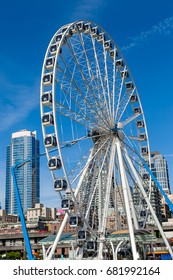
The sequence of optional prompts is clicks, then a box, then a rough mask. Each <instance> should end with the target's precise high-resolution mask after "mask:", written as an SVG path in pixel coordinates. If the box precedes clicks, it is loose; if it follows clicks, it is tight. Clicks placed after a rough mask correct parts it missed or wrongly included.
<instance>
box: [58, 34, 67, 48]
mask: <svg viewBox="0 0 173 280" xmlns="http://www.w3.org/2000/svg"><path fill="white" fill-rule="evenodd" d="M55 41H56V42H57V43H58V44H60V43H61V45H65V44H66V42H67V39H66V37H65V36H63V34H62V33H61V34H58V35H57V36H56V38H55Z"/></svg>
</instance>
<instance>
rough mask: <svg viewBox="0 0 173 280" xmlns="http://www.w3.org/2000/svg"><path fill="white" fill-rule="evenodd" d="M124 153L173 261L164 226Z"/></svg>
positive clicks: (172, 252)
mask: <svg viewBox="0 0 173 280" xmlns="http://www.w3.org/2000/svg"><path fill="white" fill-rule="evenodd" d="M124 152H125V156H126V159H127V161H128V163H129V166H130V168H131V170H132V172H133V174H134V176H135V179H136V181H137V183H138V186H139V188H140V191H141V193H142V194H143V196H144V198H145V201H146V203H147V205H148V208H149V209H150V212H151V215H152V216H153V219H154V221H155V223H156V225H157V227H158V229H159V231H160V233H161V235H162V238H163V240H164V242H165V245H166V247H167V249H168V251H169V254H170V255H171V258H172V259H173V251H172V249H171V246H170V245H169V242H168V240H167V238H166V236H165V233H164V231H163V229H162V226H161V225H160V223H159V220H158V218H157V216H156V214H155V212H154V210H153V207H152V205H151V204H150V201H149V199H148V196H147V194H146V192H145V190H144V188H143V185H142V183H141V180H140V178H139V176H138V174H137V172H136V170H135V168H134V166H133V163H132V161H131V159H130V157H129V156H128V154H127V152H126V150H125V149H124Z"/></svg>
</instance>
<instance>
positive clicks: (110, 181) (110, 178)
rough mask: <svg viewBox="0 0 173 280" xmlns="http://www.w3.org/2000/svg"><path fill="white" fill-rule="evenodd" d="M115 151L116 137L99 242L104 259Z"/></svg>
mask: <svg viewBox="0 0 173 280" xmlns="http://www.w3.org/2000/svg"><path fill="white" fill-rule="evenodd" d="M115 151H116V144H115V139H113V141H112V147H111V152H110V164H109V171H108V179H107V189H106V197H105V207H104V211H103V219H102V226H101V238H102V240H101V242H100V244H99V252H98V259H103V240H104V239H105V231H106V222H107V216H108V207H109V200H110V191H111V186H112V175H113V168H114V160H115Z"/></svg>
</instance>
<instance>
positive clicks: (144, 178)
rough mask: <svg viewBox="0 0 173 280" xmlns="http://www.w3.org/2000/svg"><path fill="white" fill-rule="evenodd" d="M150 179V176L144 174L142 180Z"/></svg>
mask: <svg viewBox="0 0 173 280" xmlns="http://www.w3.org/2000/svg"><path fill="white" fill-rule="evenodd" d="M149 178H150V176H149V174H146V173H144V174H143V175H142V179H143V180H149Z"/></svg>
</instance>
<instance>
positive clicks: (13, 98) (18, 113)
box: [0, 78, 39, 131]
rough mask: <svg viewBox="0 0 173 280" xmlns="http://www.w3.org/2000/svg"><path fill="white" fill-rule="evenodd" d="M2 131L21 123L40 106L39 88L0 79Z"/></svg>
mask: <svg viewBox="0 0 173 280" xmlns="http://www.w3.org/2000/svg"><path fill="white" fill-rule="evenodd" d="M0 92H1V103H0V120H1V131H5V130H7V129H9V128H10V127H12V126H13V125H14V124H16V123H17V122H19V121H21V120H22V119H24V118H25V117H27V116H28V114H29V113H30V112H31V111H32V110H33V109H34V108H36V107H37V106H38V105H39V86H38V85H33V86H26V85H16V84H12V83H9V82H8V81H6V80H4V79H3V78H1V79H0Z"/></svg>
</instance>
